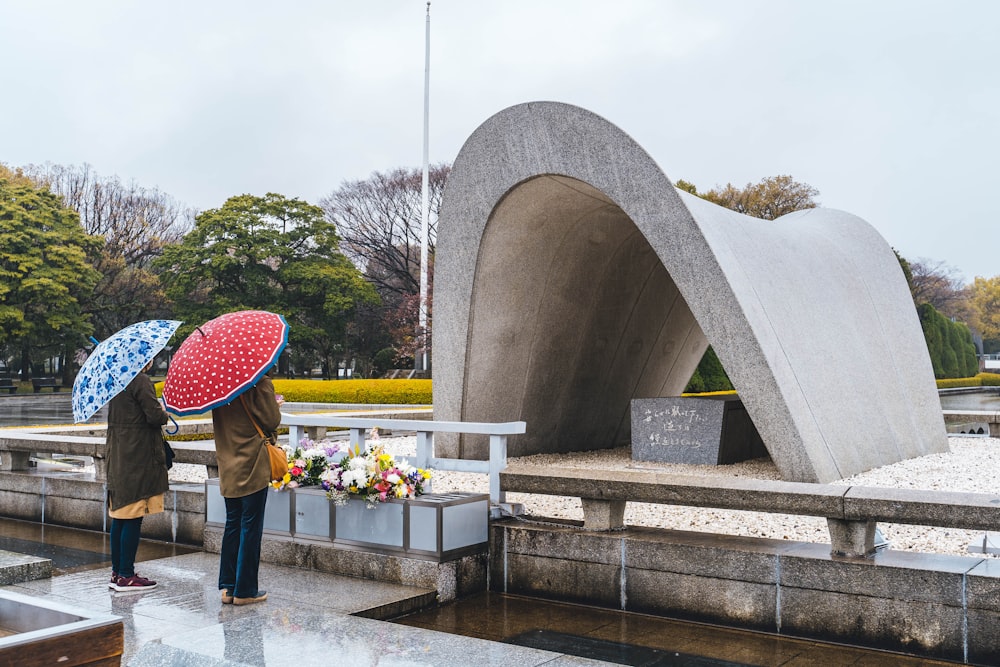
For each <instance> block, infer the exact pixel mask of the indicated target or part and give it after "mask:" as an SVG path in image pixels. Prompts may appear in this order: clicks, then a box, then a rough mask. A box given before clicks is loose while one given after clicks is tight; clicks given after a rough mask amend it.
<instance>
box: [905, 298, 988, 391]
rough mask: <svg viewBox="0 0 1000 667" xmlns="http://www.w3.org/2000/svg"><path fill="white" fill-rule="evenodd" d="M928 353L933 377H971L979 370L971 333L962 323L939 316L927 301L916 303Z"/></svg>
mask: <svg viewBox="0 0 1000 667" xmlns="http://www.w3.org/2000/svg"><path fill="white" fill-rule="evenodd" d="M917 315H918V316H919V317H920V326H921V328H922V329H923V331H924V339H925V340H926V341H927V353H928V355H929V356H930V359H931V366H932V367H933V368H934V377H936V378H960V377H971V376H973V375H975V374H976V373H977V372H978V370H979V363H978V361H977V360H976V346H975V344H974V343H973V342H972V332H971V331H969V327H968V326H966V325H965V324H964V323H962V322H955V321H953V320H951V319H950V318H948V317H945V316H944V315H942V314H941V313H940V312H938V310H937V309H936V308H935V307H934V306H933V305H932V304H930V303H922V304H920V305H919V306H917Z"/></svg>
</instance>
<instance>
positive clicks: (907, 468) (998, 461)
mask: <svg viewBox="0 0 1000 667" xmlns="http://www.w3.org/2000/svg"><path fill="white" fill-rule="evenodd" d="M948 442H949V445H950V450H951V451H950V452H947V453H942V454H932V455H929V456H921V457H918V458H915V459H910V460H907V461H901V462H899V463H895V464H893V465H888V466H883V467H881V468H875V469H873V470H869V471H867V472H864V473H861V474H859V475H855V476H853V477H850V478H847V479H843V480H839V481H836V482H833V484H840V485H855V486H875V487H890V488H907V489H929V490H939V491H966V492H973V493H996V491H997V489H998V488H1000V439H997V438H969V437H952V438H949V440H948ZM382 443H383V445H384V446H385V448H386V451H388V452H390V453H392V454H393V455H395V456H412V455H413V454H414V453H415V451H416V438H415V437H414V436H401V437H384V438H382ZM510 462H511V463H518V464H520V465H540V466H546V465H551V466H560V467H571V468H589V469H595V468H596V469H602V470H626V469H631V470H635V469H651V470H661V471H675V472H678V473H684V474H689V475H690V474H694V475H705V476H706V477H710V476H732V477H749V478H755V479H780V476H779V475H778V471H777V468H775V466H774V464H773V463H771V461H770V460H769V459H757V460H754V461H746V462H743V463H738V464H735V465H726V466H706V465H685V464H670V463H659V464H658V463H649V462H645V461H642V462H633V461H632V460H631V456H630V453H629V449H628V448H627V447H620V448H617V449H609V450H600V451H595V452H577V453H571V454H538V455H535V456H526V457H520V458H512V459H511V460H510ZM432 472H433V485H434V491H436V492H449V491H474V492H480V493H486V492H488V490H489V486H488V482H487V479H486V476H485V475H479V474H475V473H458V472H449V471H444V470H440V471H432ZM170 478H171V481H188V482H200V481H203V480H204V479H205V467H204V466H194V465H185V464H175V465H174V468H173V469H172V470H171V471H170ZM507 500H508V501H509V502H514V503H523V504H524V505H525V507H526V510H527V513H528V514H529V515H531V516H534V517H539V518H541V517H548V518H561V519H576V520H580V521H582V520H583V510H582V509H581V507H580V500H579V499H578V498H564V497H559V496H543V495H526V494H519V493H509V494H507ZM625 521H626V523H628V524H630V525H637V526H654V527H661V528H674V529H679V530H692V531H701V532H716V533H725V534H730V535H747V536H751V537H768V538H774V539H786V540H796V541H801V542H820V543H826V542H829V539H830V538H829V533H828V532H827V527H826V520H825V519H822V518H818V517H803V516H794V515H786V514H769V513H763V512H740V511H734V510H716V509H706V508H695V507H675V506H671V505H654V504H646V503H631V502H630V503H628V505H627V506H626V510H625ZM879 529H880V530H881V531H882V534H883V535H884V536H885V537H886V539H887V540H889V543H890V545H891V548H892V549H896V550H903V551H918V552H925V553H940V554H952V555H969V552H968V547H969V545H970V544H972V543H974V542H978V543H980V544H981V543H982V540H983V533H982V532H981V531H971V530H957V529H951V528H932V527H927V526H910V525H902V524H885V523H883V524H879ZM975 555H976V556H981V555H982V554H975Z"/></svg>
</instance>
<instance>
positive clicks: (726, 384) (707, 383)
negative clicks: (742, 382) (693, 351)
mask: <svg viewBox="0 0 1000 667" xmlns="http://www.w3.org/2000/svg"><path fill="white" fill-rule="evenodd" d="M732 388H733V383H732V382H730V380H729V376H728V375H726V370H725V369H724V368H723V367H722V362H721V361H719V357H718V356H716V354H715V350H713V349H712V348H711V346H709V348H708V349H707V350H705V354H704V356H702V358H701V361H700V362H698V368H697V369H695V372H694V375H692V376H691V380H690V381H689V382H688V385H687V387H685V388H684V392H685V393H694V394H702V393H706V392H716V391H731V390H732Z"/></svg>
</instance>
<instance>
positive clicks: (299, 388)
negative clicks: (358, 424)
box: [156, 378, 433, 405]
mask: <svg viewBox="0 0 1000 667" xmlns="http://www.w3.org/2000/svg"><path fill="white" fill-rule="evenodd" d="M162 391H163V383H162V382H157V383H156V395H157V396H159V395H161V393H162ZM274 391H275V393H278V394H281V395H282V396H284V397H285V400H286V401H288V402H289V403H361V404H365V405H430V404H431V403H432V402H433V398H432V395H431V380H282V379H280V378H275V379H274Z"/></svg>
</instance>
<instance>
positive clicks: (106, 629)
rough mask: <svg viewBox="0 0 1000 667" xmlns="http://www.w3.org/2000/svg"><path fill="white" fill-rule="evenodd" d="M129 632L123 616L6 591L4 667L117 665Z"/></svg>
mask: <svg viewBox="0 0 1000 667" xmlns="http://www.w3.org/2000/svg"><path fill="white" fill-rule="evenodd" d="M123 628H124V626H123V625H122V619H120V618H118V617H117V616H112V615H110V614H92V613H88V612H82V611H80V610H78V609H74V608H73V607H70V606H68V605H64V604H61V603H58V602H54V601H51V600H46V599H40V598H33V597H29V596H27V595H19V594H17V593H9V592H6V591H2V592H0V664H2V665H22V666H23V667H31V666H32V665H62V664H65V665H117V664H119V663H120V662H121V655H122V647H123V642H124V629H123Z"/></svg>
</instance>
